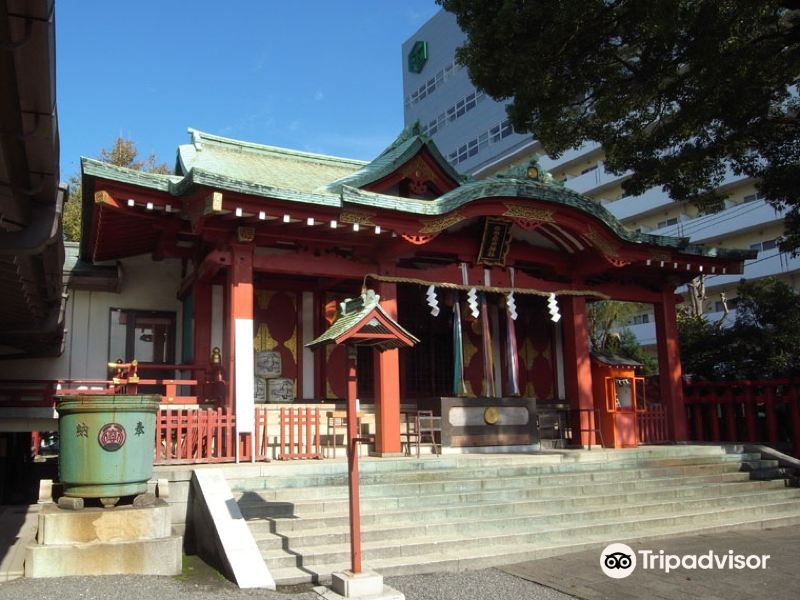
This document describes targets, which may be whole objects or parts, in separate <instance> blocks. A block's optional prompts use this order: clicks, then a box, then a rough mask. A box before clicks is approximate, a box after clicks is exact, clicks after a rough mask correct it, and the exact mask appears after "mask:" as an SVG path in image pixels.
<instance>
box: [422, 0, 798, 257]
mask: <svg viewBox="0 0 800 600" xmlns="http://www.w3.org/2000/svg"><path fill="white" fill-rule="evenodd" d="M437 2H438V3H439V4H441V5H442V6H444V8H445V9H447V10H448V11H450V12H452V13H454V14H455V15H456V17H457V19H458V23H459V25H460V26H461V28H462V29H463V30H464V32H465V33H466V35H467V42H466V44H465V45H464V46H463V47H462V48H460V49H459V50H458V53H457V58H458V61H459V62H460V63H461V64H463V65H465V66H466V67H467V68H468V70H469V75H470V77H471V78H472V81H473V82H474V83H475V85H476V86H478V87H479V88H480V89H482V90H484V91H485V92H486V93H488V94H489V95H491V96H492V97H494V98H496V99H498V100H505V99H512V101H511V104H510V105H509V107H508V114H509V117H510V119H511V122H512V124H513V126H514V128H515V129H516V130H517V131H520V132H524V131H528V132H532V133H534V135H535V136H536V137H537V138H538V139H539V140H540V141H541V142H542V144H543V146H544V148H545V149H546V150H547V152H548V153H549V154H551V155H553V156H558V155H560V154H561V153H563V152H564V151H565V150H567V149H569V148H575V147H578V146H580V145H581V144H582V143H584V142H586V141H589V140H592V141H596V142H599V143H601V144H602V145H603V147H604V149H605V153H606V156H605V167H606V169H608V170H609V171H611V172H613V173H615V174H618V175H619V174H622V173H625V172H626V171H631V173H632V174H631V176H630V178H628V179H627V180H626V181H625V182H624V183H623V187H624V189H625V192H626V193H627V194H631V195H637V194H640V193H642V192H644V191H645V190H646V189H648V188H650V187H652V186H656V185H661V186H664V188H665V189H666V190H667V192H668V193H669V194H670V196H671V197H672V198H673V199H675V200H686V201H691V202H693V203H695V204H696V205H698V206H699V207H700V208H701V209H703V210H706V211H711V210H715V209H716V208H718V207H720V206H721V201H722V199H723V197H724V196H723V195H722V194H723V193H724V192H719V191H718V189H717V188H718V186H719V184H720V183H721V182H722V180H723V178H724V176H725V174H726V170H727V169H730V170H731V171H732V172H733V173H735V174H737V175H747V176H750V177H754V178H757V179H758V180H759V183H758V186H759V189H760V191H761V193H762V194H763V195H764V196H765V198H766V199H767V200H768V201H769V202H770V203H771V204H772V205H774V206H775V207H788V208H789V211H788V213H787V216H786V233H785V235H784V238H783V240H782V242H781V247H782V248H783V249H784V250H793V251H796V252H797V251H800V142H798V140H800V126H799V124H798V109H800V100H798V95H797V94H796V93H794V92H793V90H796V86H797V84H798V75H800V2H798V1H797V0H646V1H642V0H437Z"/></svg>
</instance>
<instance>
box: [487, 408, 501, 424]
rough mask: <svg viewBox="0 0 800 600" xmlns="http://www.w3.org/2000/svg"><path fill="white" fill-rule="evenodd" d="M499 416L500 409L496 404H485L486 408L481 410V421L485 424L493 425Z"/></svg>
mask: <svg viewBox="0 0 800 600" xmlns="http://www.w3.org/2000/svg"><path fill="white" fill-rule="evenodd" d="M499 418H500V411H498V410H497V407H496V406H487V407H486V410H484V411H483V421H484V422H485V423H486V424H487V425H495V424H496V423H497V420H498V419H499Z"/></svg>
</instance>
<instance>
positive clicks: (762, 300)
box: [678, 279, 800, 380]
mask: <svg viewBox="0 0 800 600" xmlns="http://www.w3.org/2000/svg"><path fill="white" fill-rule="evenodd" d="M678 333H679V337H680V347H681V361H682V363H683V369H684V372H685V373H687V374H690V375H693V376H696V377H699V378H701V379H711V380H713V379H774V378H781V377H787V376H796V375H798V374H800V294H798V293H797V292H796V291H794V290H793V289H792V288H791V287H789V286H788V285H787V284H786V283H784V282H782V281H779V280H776V279H762V280H759V281H742V283H741V284H740V285H739V290H738V299H737V306H736V320H735V321H734V323H733V325H732V326H731V327H728V328H726V327H722V326H721V325H720V324H712V323H709V322H708V321H706V320H705V319H703V318H702V317H699V316H696V315H691V314H689V313H688V312H683V313H679V315H678Z"/></svg>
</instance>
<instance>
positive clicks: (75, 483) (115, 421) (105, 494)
mask: <svg viewBox="0 0 800 600" xmlns="http://www.w3.org/2000/svg"><path fill="white" fill-rule="evenodd" d="M160 400H161V397H160V396H157V395H130V396H127V395H96V394H85V395H77V396H64V397H63V398H61V399H60V400H59V401H58V404H57V409H58V434H59V438H60V443H61V454H60V457H59V475H60V478H61V484H62V486H63V488H64V489H63V492H64V495H65V496H73V497H78V498H100V500H101V502H102V503H103V505H104V506H114V505H115V504H116V503H117V501H118V500H119V498H120V497H122V496H133V495H137V494H143V493H144V492H146V491H147V481H148V480H149V479H150V478H151V477H152V475H153V458H154V451H155V448H154V440H155V429H156V414H157V413H158V407H159V402H160Z"/></svg>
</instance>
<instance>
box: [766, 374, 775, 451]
mask: <svg viewBox="0 0 800 600" xmlns="http://www.w3.org/2000/svg"><path fill="white" fill-rule="evenodd" d="M764 413H765V416H766V419H767V441H768V442H777V441H778V421H777V419H776V418H775V387H774V385H772V384H767V385H766V387H765V388H764Z"/></svg>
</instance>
